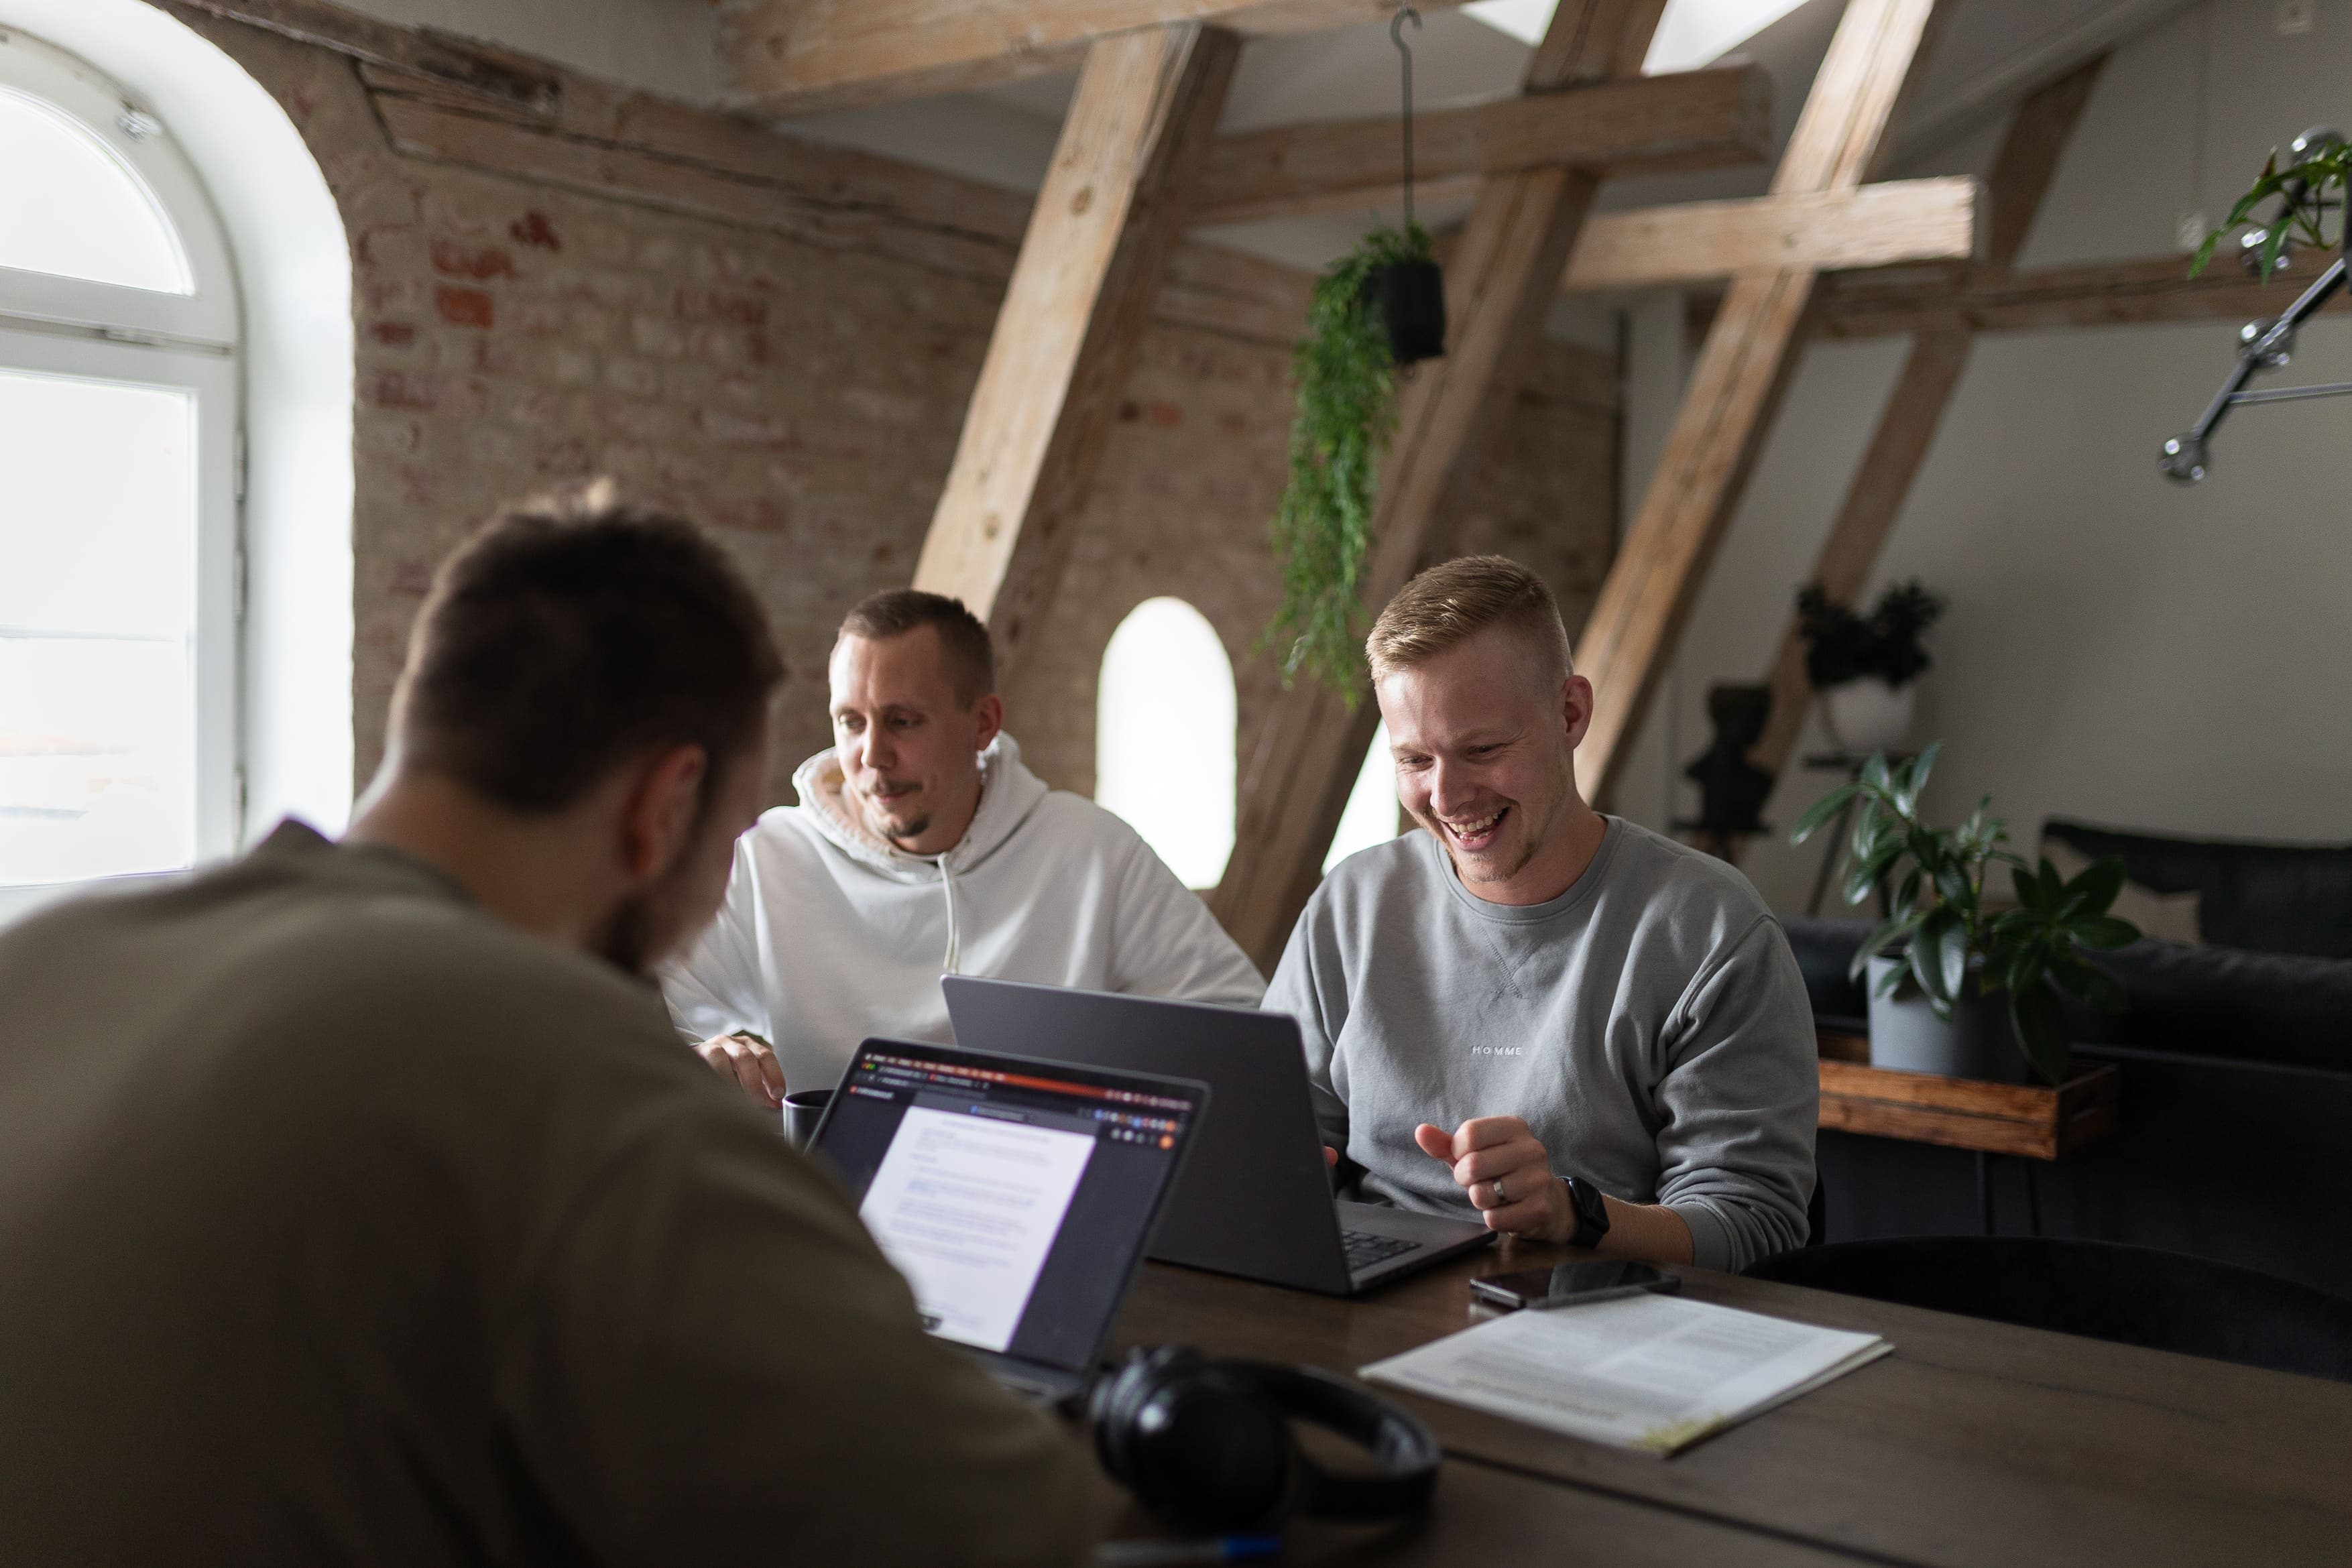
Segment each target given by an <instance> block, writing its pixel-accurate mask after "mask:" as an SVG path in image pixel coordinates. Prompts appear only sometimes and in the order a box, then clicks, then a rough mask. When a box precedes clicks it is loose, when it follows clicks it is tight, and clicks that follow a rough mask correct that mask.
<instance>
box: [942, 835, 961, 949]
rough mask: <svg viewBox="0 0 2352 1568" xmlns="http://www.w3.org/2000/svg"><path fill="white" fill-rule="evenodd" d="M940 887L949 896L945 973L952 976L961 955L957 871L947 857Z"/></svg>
mask: <svg viewBox="0 0 2352 1568" xmlns="http://www.w3.org/2000/svg"><path fill="white" fill-rule="evenodd" d="M940 886H941V887H942V888H944V889H946V891H947V895H948V956H947V967H946V968H945V970H944V971H943V973H946V974H950V975H952V974H954V973H956V960H957V958H958V957H959V956H961V954H960V953H959V951H958V947H959V943H958V938H957V932H956V895H955V871H954V868H953V867H951V866H950V865H949V864H948V857H947V856H946V855H941V856H940Z"/></svg>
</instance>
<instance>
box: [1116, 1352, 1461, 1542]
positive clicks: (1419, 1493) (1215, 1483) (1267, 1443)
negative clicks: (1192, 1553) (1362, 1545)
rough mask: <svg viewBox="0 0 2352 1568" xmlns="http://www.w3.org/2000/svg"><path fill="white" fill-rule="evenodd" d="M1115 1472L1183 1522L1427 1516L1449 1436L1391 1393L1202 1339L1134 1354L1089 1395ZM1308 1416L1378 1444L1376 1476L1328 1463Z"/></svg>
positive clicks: (1185, 1526)
mask: <svg viewBox="0 0 2352 1568" xmlns="http://www.w3.org/2000/svg"><path fill="white" fill-rule="evenodd" d="M1087 1403H1088V1414H1089V1415H1090V1416H1092V1417H1093V1420H1094V1428H1095V1448H1096V1451H1097V1453H1099V1454H1100V1455H1101V1456H1102V1463H1103V1469H1106V1470H1108V1471H1109V1472H1110V1474H1111V1476H1112V1478H1113V1479H1116V1480H1118V1481H1121V1482H1123V1483H1125V1484H1126V1486H1127V1487H1128V1489H1129V1490H1131V1491H1133V1492H1134V1493H1135V1495H1136V1497H1137V1498H1138V1499H1139V1500H1141V1502H1142V1503H1143V1505H1144V1506H1145V1507H1146V1508H1149V1509H1150V1511H1152V1512H1153V1513H1155V1514H1157V1515H1159V1516H1160V1518H1161V1519H1163V1520H1165V1521H1167V1522H1168V1523H1169V1524H1171V1526H1174V1527H1175V1528H1177V1529H1180V1530H1187V1531H1201V1532H1204V1533H1206V1532H1217V1533H1229V1532H1233V1531H1246V1530H1255V1529H1263V1528H1265V1527H1266V1526H1268V1525H1272V1524H1274V1523H1276V1522H1278V1521H1281V1520H1282V1519H1283V1518H1285V1517H1286V1516H1287V1515H1289V1514H1292V1513H1300V1514H1306V1515H1308V1516H1310V1517H1313V1518H1318V1519H1335V1520H1353V1521H1370V1520H1383V1519H1395V1518H1399V1517H1401V1516H1402V1515H1405V1514H1411V1513H1417V1512H1419V1511H1422V1510H1423V1509H1425V1508H1427V1507H1428V1506H1429V1500H1430V1496H1431V1494H1432V1493H1433V1491H1435V1490H1436V1488H1437V1464H1438V1457H1439V1452H1438V1447H1437V1439H1436V1438H1435V1437H1432V1436H1430V1432H1429V1428H1428V1427H1424V1426H1423V1425H1422V1424H1421V1423H1420V1422H1419V1421H1417V1420H1415V1419H1414V1418H1413V1417H1412V1416H1410V1415H1408V1414H1406V1413H1405V1412H1404V1411H1402V1410H1401V1409H1399V1408H1398V1407H1397V1406H1393V1405H1391V1404H1390V1403H1389V1402H1388V1401H1386V1400H1384V1399H1381V1398H1379V1397H1377V1396H1374V1395H1371V1394H1369V1393H1367V1392H1366V1391H1364V1390H1363V1389H1361V1388H1359V1387H1357V1386H1355V1385H1353V1384H1349V1383H1346V1382H1342V1381H1341V1380H1340V1379H1339V1378H1336V1377H1333V1376H1331V1375H1328V1374H1326V1373H1321V1372H1317V1371H1315V1370H1313V1369H1312V1368H1309V1367H1303V1366H1276V1365H1273V1364H1268V1363H1265V1362H1256V1361H1213V1360H1211V1359H1210V1358H1209V1357H1207V1356H1205V1355H1202V1354H1201V1353H1200V1352H1199V1351H1197V1350H1194V1349H1192V1347H1191V1346H1190V1345H1160V1346H1159V1347H1158V1348H1156V1349H1152V1350H1138V1351H1134V1352H1131V1353H1129V1356H1128V1358H1127V1360H1126V1362H1125V1363H1124V1364H1121V1365H1120V1366H1119V1367H1118V1370H1117V1371H1115V1372H1112V1373H1109V1374H1107V1375H1105V1376H1103V1377H1102V1378H1101V1379H1099V1380H1098V1381H1097V1383H1096V1384H1095V1387H1094V1393H1093V1395H1092V1396H1091V1398H1090V1399H1089V1400H1088V1402H1087ZM1292 1421H1304V1422H1307V1423H1308V1424H1309V1425H1312V1426H1316V1427H1325V1428H1328V1430H1330V1431H1333V1432H1336V1433H1338V1434H1339V1436H1340V1437H1345V1438H1347V1439H1348V1440H1349V1442H1352V1443H1356V1444H1359V1445H1360V1446H1361V1447H1363V1448H1367V1449H1369V1450H1370V1452H1371V1454H1372V1456H1373V1458H1376V1459H1378V1460H1379V1461H1380V1466H1381V1469H1380V1471H1379V1473H1377V1474H1372V1475H1348V1474H1342V1473H1339V1472H1336V1471H1332V1470H1328V1469H1324V1468H1323V1467H1322V1466H1321V1465H1318V1464H1317V1463H1316V1462H1315V1460H1314V1459H1313V1458H1311V1457H1310V1456H1309V1455H1308V1454H1307V1452H1306V1451H1305V1450H1304V1449H1303V1448H1300V1447H1299V1445H1298V1440H1297V1438H1296V1437H1292V1436H1291V1433H1290V1427H1289V1425H1288V1424H1289V1423H1290V1422H1292Z"/></svg>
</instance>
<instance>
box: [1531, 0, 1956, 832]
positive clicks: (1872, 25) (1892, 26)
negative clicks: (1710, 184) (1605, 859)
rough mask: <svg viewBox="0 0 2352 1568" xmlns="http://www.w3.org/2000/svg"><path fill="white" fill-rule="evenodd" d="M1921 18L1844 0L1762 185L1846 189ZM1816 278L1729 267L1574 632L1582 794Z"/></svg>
mask: <svg viewBox="0 0 2352 1568" xmlns="http://www.w3.org/2000/svg"><path fill="white" fill-rule="evenodd" d="M1936 16H1937V7H1936V4H1935V0H1848V4H1847V5H1846V8H1845V14H1844V16H1843V17H1841V18H1840V19H1839V22H1838V28H1837V33H1836V35H1835V36H1834V37H1832V39H1831V40H1830V50H1829V54H1828V56H1827V57H1825V58H1824V59H1823V60H1822V68H1821V71H1820V73H1819V74H1818V75H1817V76H1816V77H1815V78H1813V86H1812V90H1811V92H1810V93H1808V94H1807V95H1806V99H1805V108H1804V111H1803V113H1802V114H1801V115H1800V116H1799V117H1798V120H1797V128H1796V131H1795V132H1794V133H1793V134H1792V135H1791V136H1790V139H1789V145H1788V148H1787V150H1786V151H1785V152H1783V153H1782V154H1781V157H1780V168H1779V169H1778V170H1777V171H1776V172H1774V174H1773V177H1772V194H1774V195H1795V194H1800V193H1818V192H1832V191H1841V190H1852V189H1853V188H1854V187H1856V186H1858V185H1860V184H1862V183H1863V182H1864V181H1865V180H1866V179H1868V178H1869V176H1870V173H1871V171H1872V170H1873V168H1874V166H1875V165H1876V164H1877V163H1878V162H1879V161H1880V159H1881V157H1882V154H1883V150H1884V147H1885V136H1886V131H1887V127H1888V126H1889V124H1890V123H1891V122H1892V121H1893V120H1894V119H1895V115H1896V112H1897V110H1899V109H1900V107H1901V104H1902V102H1903V99H1905V98H1906V96H1907V95H1908V94H1909V92H1910V91H1911V89H1912V88H1913V86H1914V85H1915V84H1916V80H1917V78H1918V75H1919V67H1920V64H1921V62H1922V61H1923V60H1924V58H1925V57H1926V54H1927V46H1928V43H1929V41H1930V38H1931V37H1932V36H1933V27H1934V23H1935V21H1936ZM1819 277H1820V274H1819V272H1818V271H1816V270H1815V269H1813V268H1811V267H1781V268H1777V269H1774V270H1770V271H1760V272H1748V273H1742V274H1740V275H1738V277H1735V278H1734V279H1733V280H1732V284H1731V287H1730V289H1729V290H1728V291H1727V293H1726V295H1725V296H1724V303H1723V308H1722V310H1721V311H1720V312H1719V313H1718V314H1717V317H1716V320H1715V325H1714V326H1713V327H1712V328H1710V329H1708V332H1707V338H1706V346H1705V347H1704V348H1703V349H1702V350H1700V352H1699V357H1698V362H1697V363H1696V365H1695V366H1694V367H1693V369H1692V371H1691V381H1690V390H1689V391H1688V392H1686V393H1685V395H1684V398H1683V404H1682V408H1681V411H1680V412H1679V413H1677V414H1676V416H1675V424H1674V428H1673V429H1672V431H1670V432H1669V433H1668V434H1667V437H1666V445H1665V450H1664V453H1663V454H1662V455H1660V457H1659V460H1658V471H1657V473H1656V475H1655V476H1654V477H1653V478H1652V480H1651V482H1650V487H1649V489H1648V491H1647V492H1646V493H1645V494H1644V495H1643V498H1642V506H1641V509H1640V511H1639V512H1638V513H1637V514H1636V515H1635V517H1634V518H1633V527H1632V528H1629V529H1628V530H1627V531H1626V535H1625V540H1624V543H1623V544H1622V546H1621V547H1620V548H1619V549H1618V552H1617V559H1615V560H1614V561H1613V562H1612V563H1611V565H1610V568H1609V575H1608V577H1607V579H1606V580H1603V582H1602V583H1601V595H1600V598H1599V599H1598V600H1597V601H1595V602H1594V604H1593V606H1592V613H1591V616H1589V617H1588V618H1587V619H1586V621H1585V623H1584V626H1583V629H1582V630H1581V631H1580V632H1578V634H1577V637H1576V650H1575V653H1576V665H1577V669H1578V671H1579V673H1580V674H1584V675H1586V676H1587V677H1589V678H1590V679H1591V682H1592V686H1593V716H1592V727H1591V729H1590V730H1588V731H1587V732H1586V735H1585V737H1584V741H1583V744H1582V745H1581V746H1580V747H1578V749H1577V757H1576V771H1577V779H1578V782H1579V784H1580V787H1581V788H1582V789H1583V791H1584V795H1585V799H1587V800H1591V801H1593V802H1594V803H1596V804H1600V803H1603V802H1605V801H1606V800H1607V799H1608V795H1609V791H1610V789H1611V788H1612V785H1613V784H1614V782H1615V779H1616V775H1617V772H1618V770H1619V769H1620V768H1622V766H1623V763H1624V756H1625V744H1624V743H1625V741H1626V740H1627V738H1628V737H1630V736H1631V735H1632V734H1633V728H1634V726H1635V724H1636V723H1637V722H1638V720H1639V719H1640V717H1641V714H1642V710H1643V707H1644V706H1646V704H1647V703H1648V700H1649V697H1650V694H1651V692H1652V691H1653V690H1654V687H1655V685H1656V683H1657V677H1658V673H1659V671H1660V669H1661V668H1662V667H1663V666H1664V662H1665V657H1666V653H1667V652H1668V651H1669V650H1670V649H1671V648H1672V647H1673V646H1674V643H1675V638H1676V637H1677V636H1678V635H1679V634H1680V633H1681V631H1682V626H1683V622H1684V620H1685V617H1686V616H1687V615H1688V614H1689V612H1690V607H1691V604H1692V601H1694V600H1696V597H1697V595H1698V590H1699V586H1700V585H1701V584H1702V583H1703V582H1704V581H1705V580H1706V570H1707V567H1708V565H1709V564H1710V563H1711V562H1712V560H1713V559H1714V556H1715V551H1716V547H1717V545H1719V544H1720V543H1721V542H1722V540H1723V531H1724V528H1725V527H1726V526H1727V524H1728V523H1729V522H1730V520H1731V515H1732V513H1733V512H1734V511H1735V510H1736V509H1737V508H1738V504H1739V497H1740V496H1741V494H1742V493H1743V492H1744V491H1745V489H1746V487H1747V483H1748V473H1749V471H1750V469H1751V468H1752V467H1753V465H1754V464H1755V460H1756V455H1757V453H1758V452H1759V450H1760V449H1761V447H1762V445H1763V441H1764V436H1765V434H1767V433H1768V432H1769V430H1770V429H1771V424H1772V417H1773V414H1774V413H1775V412H1776V411H1777V410H1778V408H1779V406H1780V397H1781V394H1782V393H1783V392H1785V391H1786V390H1787V386H1788V378H1789V375H1790V371H1792V370H1793V369H1794V368H1795V364H1796V353H1797V350H1798V349H1799V347H1800V346H1801V344H1802V343H1803V341H1804V337H1805V331H1806V326H1807V320H1808V318H1809V316H1810V313H1811V306H1812V302H1813V291H1814V286H1815V284H1816V283H1817V282H1818V280H1819Z"/></svg>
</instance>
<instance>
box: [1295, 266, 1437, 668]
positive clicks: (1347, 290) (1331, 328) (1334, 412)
mask: <svg viewBox="0 0 2352 1568" xmlns="http://www.w3.org/2000/svg"><path fill="white" fill-rule="evenodd" d="M1416 262H1419V263H1427V264H1430V265H1434V263H1433V262H1432V261H1431V256H1430V245H1429V234H1428V232H1427V231H1426V230H1424V229H1423V228H1422V227H1421V226H1420V225H1417V224H1416V225H1412V227H1410V228H1404V229H1391V228H1378V229H1374V230H1373V231H1372V232H1371V233H1370V234H1368V235H1365V236H1364V237H1363V239H1362V240H1361V241H1360V242H1359V243H1358V245H1357V246H1356V248H1355V249H1353V250H1351V251H1349V253H1348V254H1347V255H1346V256H1342V257H1340V258H1339V261H1337V262H1335V263H1334V264H1332V266H1331V267H1329V268H1328V269H1327V270H1326V271H1325V272H1324V274H1323V276H1322V277H1319V278H1318V279H1317V280H1316V283H1315V291H1314V294H1313V296H1312V297H1311V298H1309V300H1308V302H1307V336H1306V337H1304V338H1302V339H1301V340H1299V343H1298V348H1297V351H1296V352H1295V353H1294V354H1293V355H1292V357H1291V379H1292V381H1293V382H1295V383H1296V385H1297V390H1298V412H1297V415H1296V416H1295V417H1294V418H1293V419H1292V421H1291V425H1290V483H1289V484H1288V485H1287V486H1285V487H1284V489H1283V492H1282V504H1281V506H1280V507H1278V508H1276V512H1275V516H1274V550H1275V555H1276V558H1277V559H1279V560H1280V561H1281V562H1282V609H1281V612H1279V613H1278V614H1276V617H1275V620H1274V624H1273V625H1272V626H1271V627H1269V628H1268V629H1267V632H1266V637H1267V640H1268V641H1269V642H1271V643H1275V644H1276V646H1277V647H1279V648H1280V649H1281V651H1282V679H1283V684H1284V685H1289V684H1290V682H1291V681H1292V680H1293V679H1295V678H1296V677H1297V674H1299V672H1301V671H1302V670H1303V671H1305V672H1306V673H1307V674H1308V675H1309V676H1311V677H1312V678H1313V679H1316V680H1318V681H1321V682H1322V683H1323V684H1324V685H1327V686H1328V687H1330V688H1331V689H1332V690H1333V691H1335V692H1338V693H1339V695H1341V696H1342V697H1344V698H1345V699H1346V700H1347V702H1348V704H1349V706H1350V707H1352V706H1355V704H1356V702H1357V700H1358V699H1359V696H1360V692H1361V688H1362V685H1363V682H1362V679H1361V672H1362V668H1363V650H1362V648H1361V647H1360V643H1361V640H1362V636H1363V631H1364V628H1363V625H1362V620H1363V614H1362V609H1361V580H1362V576H1363V570H1364V561H1365V558H1366V557H1367V556H1368V555H1369V554H1370V550H1371V542H1372V507H1373V504H1374V500H1375V497H1376V494H1377V488H1378V483H1379V478H1380V465H1381V457H1382V456H1383V455H1385V454H1386V453H1387V451H1388V448H1389V443H1390V441H1391V440H1392V439H1393V438H1394V437H1395V435H1396V423H1397V414H1396V376H1395V370H1396V356H1395V352H1394V350H1393V349H1392V348H1391V344H1390V341H1389V323H1388V318H1387V315H1386V313H1385V311H1384V310H1383V309H1382V308H1381V306H1380V304H1379V303H1378V301H1377V298H1376V296H1375V294H1374V292H1373V290H1372V289H1371V288H1370V287H1367V285H1368V283H1369V282H1370V279H1371V278H1372V277H1374V275H1375V274H1377V273H1379V272H1380V271H1381V269H1383V268H1386V267H1398V266H1404V265H1411V264H1412V263H1416Z"/></svg>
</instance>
